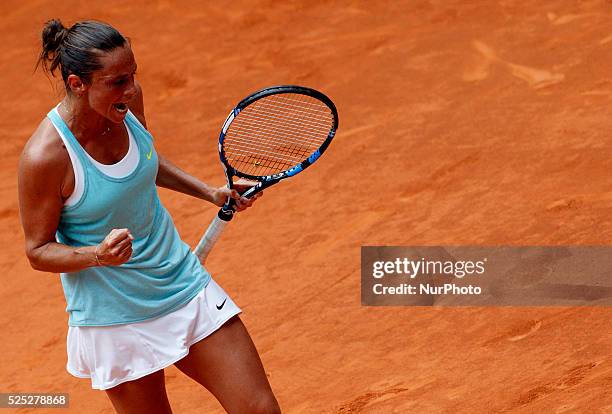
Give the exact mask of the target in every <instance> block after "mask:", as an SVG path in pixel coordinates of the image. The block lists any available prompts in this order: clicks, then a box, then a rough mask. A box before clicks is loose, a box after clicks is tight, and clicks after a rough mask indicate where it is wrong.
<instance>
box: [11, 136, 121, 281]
mask: <svg viewBox="0 0 612 414" xmlns="http://www.w3.org/2000/svg"><path fill="white" fill-rule="evenodd" d="M44 129H45V128H44V127H43V126H42V125H41V128H39V130H38V131H37V132H36V133H35V134H34V136H32V138H31V139H30V140H29V141H28V143H27V144H26V146H25V148H24V150H23V153H22V154H21V159H20V160H19V172H18V181H19V184H18V188H19V212H20V216H21V223H22V226H23V230H24V234H25V252H26V255H27V257H28V260H29V261H30V264H31V266H32V268H34V269H36V270H40V271H44V272H76V271H79V270H83V269H85V268H88V267H92V266H98V265H99V264H101V265H118V264H121V263H124V262H126V261H127V260H129V258H130V256H131V253H132V249H131V240H132V236H131V235H130V233H129V231H128V230H127V229H115V230H112V231H111V232H110V233H109V235H108V236H107V237H106V238H105V239H104V241H103V242H102V243H100V245H97V246H86V247H78V248H75V247H70V246H67V245H65V244H61V243H57V242H56V240H55V232H56V230H57V226H58V224H59V220H60V214H61V210H62V207H63V204H64V200H63V197H62V185H63V183H64V179H65V176H66V170H67V168H72V166H71V164H70V158H69V156H68V153H67V152H66V150H65V148H63V146H62V145H61V144H58V143H57V142H54V140H53V139H48V138H49V137H44V136H43V130H44ZM45 138H47V139H45ZM96 249H97V252H96ZM96 253H97V259H96Z"/></svg>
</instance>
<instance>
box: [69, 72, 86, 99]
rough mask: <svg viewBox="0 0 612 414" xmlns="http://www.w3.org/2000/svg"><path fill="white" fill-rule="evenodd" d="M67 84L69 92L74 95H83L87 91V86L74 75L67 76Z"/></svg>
mask: <svg viewBox="0 0 612 414" xmlns="http://www.w3.org/2000/svg"><path fill="white" fill-rule="evenodd" d="M67 84H68V87H69V88H70V91H71V92H72V93H74V94H75V95H79V96H80V95H83V94H84V93H85V91H86V90H87V85H86V84H85V82H83V81H82V80H81V78H80V77H78V76H77V75H75V74H71V75H68V79H67Z"/></svg>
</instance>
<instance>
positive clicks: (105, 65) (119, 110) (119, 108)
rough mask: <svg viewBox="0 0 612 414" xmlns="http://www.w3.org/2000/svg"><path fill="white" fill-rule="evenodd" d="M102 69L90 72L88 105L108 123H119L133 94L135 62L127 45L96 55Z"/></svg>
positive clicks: (134, 87) (134, 92)
mask: <svg viewBox="0 0 612 414" xmlns="http://www.w3.org/2000/svg"><path fill="white" fill-rule="evenodd" d="M100 63H101V64H102V68H101V69H98V70H97V71H95V72H94V73H93V74H92V79H91V83H90V84H89V85H88V93H87V97H88V100H89V106H90V107H91V109H93V110H94V111H96V112H98V113H99V114H100V115H102V116H104V117H105V118H107V119H109V120H110V121H112V122H116V123H119V122H122V121H123V119H124V118H125V115H126V113H127V110H128V102H130V101H131V100H132V98H134V96H135V95H136V93H137V89H136V85H135V84H134V74H135V73H136V61H135V60H134V54H133V53H132V49H131V48H130V46H129V45H128V44H126V45H125V46H123V47H118V48H116V49H114V50H111V51H110V52H106V53H104V55H102V56H101V57H100Z"/></svg>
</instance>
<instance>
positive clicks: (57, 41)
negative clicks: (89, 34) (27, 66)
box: [42, 19, 68, 55]
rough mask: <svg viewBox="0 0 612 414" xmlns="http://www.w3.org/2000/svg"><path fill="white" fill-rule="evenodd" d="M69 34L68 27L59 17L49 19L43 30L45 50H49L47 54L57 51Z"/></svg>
mask: <svg viewBox="0 0 612 414" xmlns="http://www.w3.org/2000/svg"><path fill="white" fill-rule="evenodd" d="M67 35H68V29H67V28H66V27H64V25H63V24H62V22H61V21H60V20H59V19H53V20H49V21H48V22H47V23H45V27H43V31H42V44H43V50H45V51H46V52H47V55H48V54H50V53H53V52H56V51H57V50H58V49H59V47H60V46H61V45H62V42H63V40H64V39H65V38H66V36H67Z"/></svg>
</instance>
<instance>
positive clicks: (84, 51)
mask: <svg viewBox="0 0 612 414" xmlns="http://www.w3.org/2000/svg"><path fill="white" fill-rule="evenodd" d="M125 44H126V39H125V38H124V37H123V36H122V35H121V33H119V32H118V31H117V29H115V28H114V27H112V26H110V25H108V24H106V23H103V22H98V21H95V20H87V21H82V22H78V23H75V24H74V25H73V26H72V27H70V28H69V29H67V28H66V27H64V25H63V24H62V22H61V21H60V20H58V19H53V20H49V21H48V22H47V23H45V26H44V28H43V31H42V51H41V52H40V56H39V57H38V62H37V63H36V67H38V66H39V65H41V64H42V67H43V69H44V70H45V72H46V73H48V74H49V73H50V74H51V75H52V76H54V75H55V73H54V72H55V70H56V69H57V68H58V67H59V68H60V70H61V73H62V79H64V84H65V85H66V87H67V86H68V85H67V80H68V76H69V75H70V74H75V75H77V76H78V77H80V78H81V80H83V82H85V83H89V82H90V81H91V74H92V73H93V72H94V71H96V70H98V69H100V68H101V67H102V64H101V63H100V61H99V58H100V55H101V54H102V53H104V52H108V51H110V50H113V49H115V48H117V47H122V46H124V45H125Z"/></svg>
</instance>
